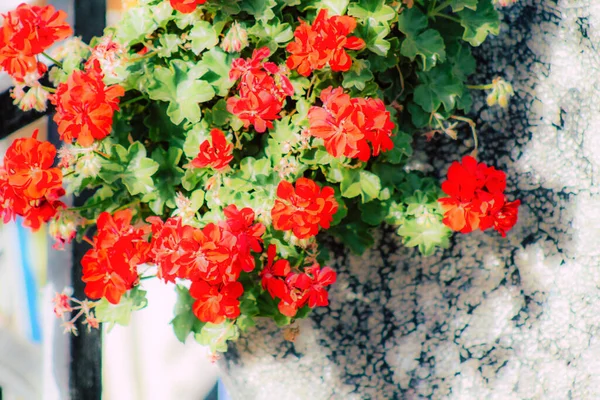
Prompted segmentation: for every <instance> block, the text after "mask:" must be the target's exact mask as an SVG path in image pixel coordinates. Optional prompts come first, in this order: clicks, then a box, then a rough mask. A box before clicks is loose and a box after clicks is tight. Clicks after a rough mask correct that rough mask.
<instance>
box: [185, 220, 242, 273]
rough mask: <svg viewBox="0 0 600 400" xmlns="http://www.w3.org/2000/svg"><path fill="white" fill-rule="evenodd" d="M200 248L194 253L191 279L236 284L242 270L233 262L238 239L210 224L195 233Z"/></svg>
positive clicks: (221, 228) (219, 227)
mask: <svg viewBox="0 0 600 400" xmlns="http://www.w3.org/2000/svg"><path fill="white" fill-rule="evenodd" d="M194 239H195V240H196V242H197V243H198V247H197V249H196V250H195V252H194V253H193V264H192V267H193V269H192V274H193V275H191V277H190V279H192V280H198V279H203V280H205V281H207V282H211V283H215V284H218V283H221V282H222V283H230V282H235V281H236V280H237V279H238V277H239V276H240V272H241V269H239V268H238V266H237V265H236V264H235V263H234V262H233V261H234V257H235V244H236V238H235V236H233V235H232V234H231V233H230V232H228V231H227V230H225V229H224V228H223V227H221V226H218V225H215V224H208V225H206V226H205V227H204V228H203V229H202V230H199V229H198V230H196V231H194Z"/></svg>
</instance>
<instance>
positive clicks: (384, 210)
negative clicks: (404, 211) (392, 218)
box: [358, 200, 390, 226]
mask: <svg viewBox="0 0 600 400" xmlns="http://www.w3.org/2000/svg"><path fill="white" fill-rule="evenodd" d="M358 208H359V209H360V211H361V214H360V217H361V219H362V220H363V221H364V222H366V223H367V224H369V225H371V226H379V225H381V223H382V222H383V220H384V219H385V218H386V216H387V215H388V211H389V209H390V201H379V200H374V201H371V202H369V203H366V204H362V203H359V205H358Z"/></svg>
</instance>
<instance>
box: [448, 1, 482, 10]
mask: <svg viewBox="0 0 600 400" xmlns="http://www.w3.org/2000/svg"><path fill="white" fill-rule="evenodd" d="M478 1H479V0H452V3H451V4H450V5H451V6H452V11H453V12H458V11H462V10H464V9H465V7H466V8H470V9H471V10H473V11H475V10H477V2H478Z"/></svg>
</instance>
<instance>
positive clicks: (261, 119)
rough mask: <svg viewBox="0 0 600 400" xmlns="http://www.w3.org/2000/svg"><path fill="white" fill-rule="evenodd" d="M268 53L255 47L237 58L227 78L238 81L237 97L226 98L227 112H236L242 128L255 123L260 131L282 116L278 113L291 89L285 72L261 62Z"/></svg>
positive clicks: (273, 65)
mask: <svg viewBox="0 0 600 400" xmlns="http://www.w3.org/2000/svg"><path fill="white" fill-rule="evenodd" d="M269 54H270V50H269V49H268V48H266V47H263V48H260V49H257V50H254V52H253V53H252V57H251V58H250V59H248V60H244V59H241V58H239V59H236V60H234V61H233V63H232V67H231V71H230V72H229V78H230V79H235V80H238V79H239V80H240V83H239V84H238V86H237V89H238V96H233V97H230V98H228V99H227V111H229V112H230V113H232V114H234V115H236V116H237V117H238V118H239V119H240V120H241V121H242V122H243V123H244V127H246V128H247V127H249V126H250V125H253V126H254V129H255V130H256V131H257V132H259V133H262V132H264V131H265V130H266V129H267V128H272V127H273V123H272V121H274V120H276V119H279V118H281V117H280V115H279V113H280V112H281V109H282V108H283V103H284V101H285V99H286V97H287V96H291V95H293V94H294V89H293V87H292V84H291V82H290V80H289V79H288V78H287V74H286V72H285V71H284V70H282V69H280V68H279V67H278V66H277V65H276V64H274V63H271V62H263V60H264V59H265V58H267V57H268V56H269Z"/></svg>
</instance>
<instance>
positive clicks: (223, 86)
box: [198, 47, 235, 96]
mask: <svg viewBox="0 0 600 400" xmlns="http://www.w3.org/2000/svg"><path fill="white" fill-rule="evenodd" d="M232 60H233V56H232V55H231V54H227V53H225V52H224V51H223V50H221V49H220V48H218V47H213V48H212V49H210V50H209V51H207V52H205V53H203V54H202V60H200V62H199V63H198V66H199V67H202V68H204V70H205V71H207V72H206V73H205V74H204V75H202V80H203V81H206V82H208V83H210V84H211V86H212V87H213V89H214V92H215V93H216V94H217V96H226V95H227V92H228V91H229V89H230V88H231V87H232V86H233V85H234V84H235V82H234V81H232V80H231V79H229V70H230V69H231V62H232ZM213 95H214V93H213Z"/></svg>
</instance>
